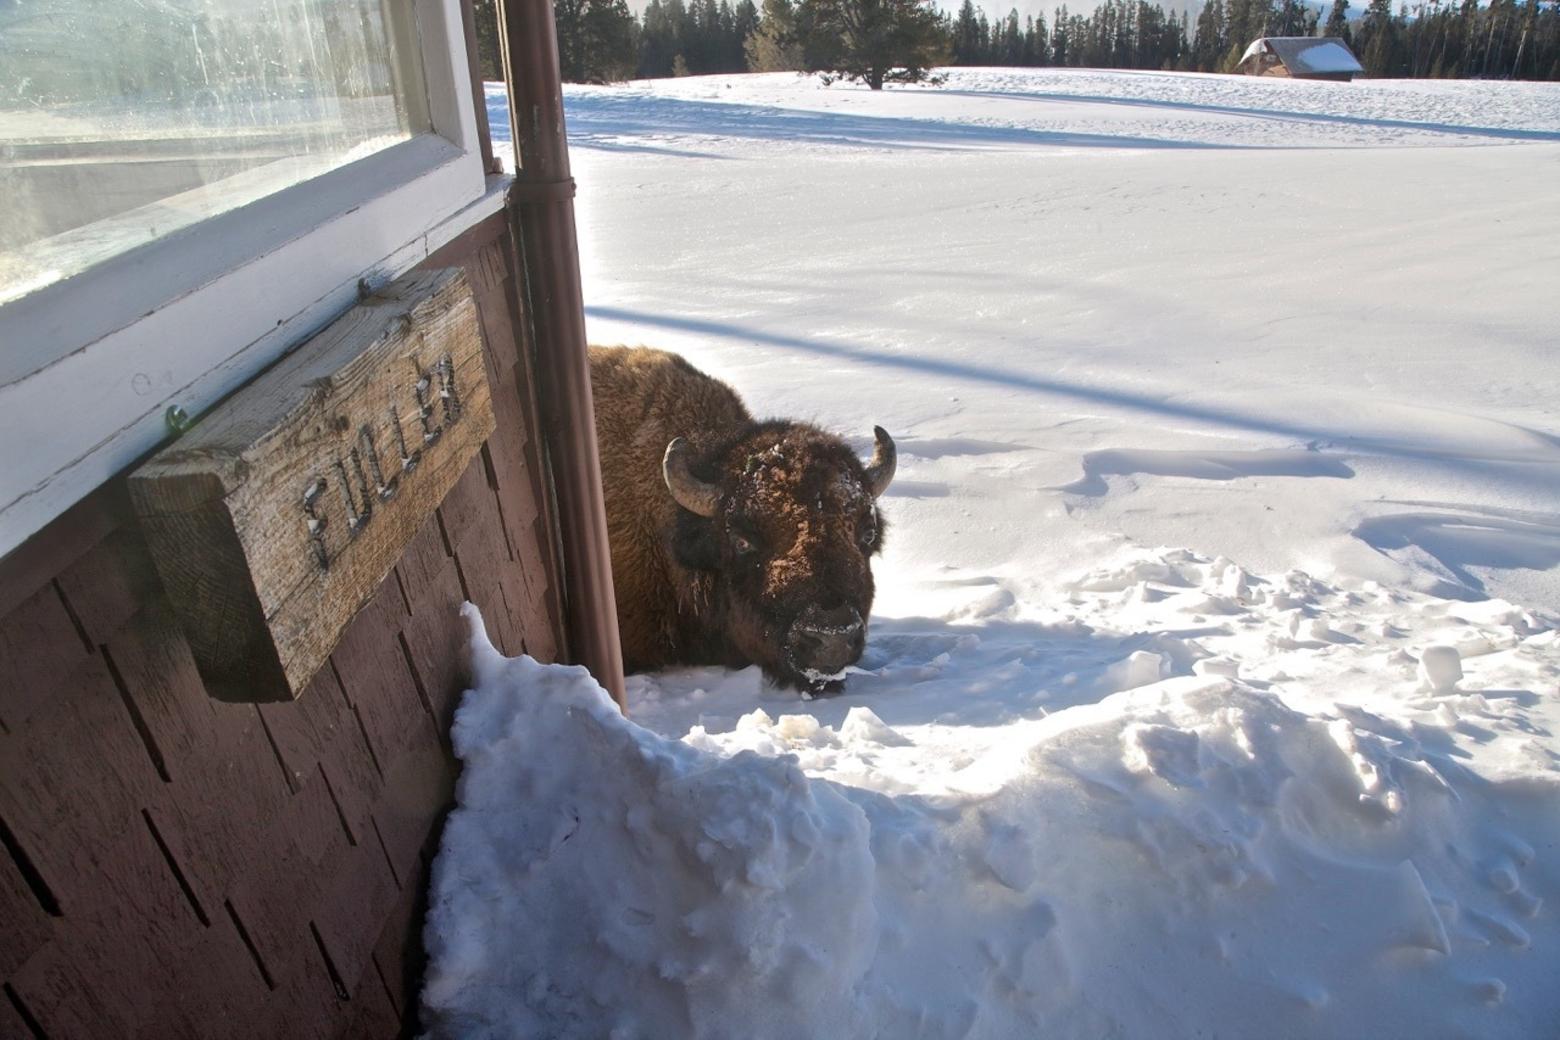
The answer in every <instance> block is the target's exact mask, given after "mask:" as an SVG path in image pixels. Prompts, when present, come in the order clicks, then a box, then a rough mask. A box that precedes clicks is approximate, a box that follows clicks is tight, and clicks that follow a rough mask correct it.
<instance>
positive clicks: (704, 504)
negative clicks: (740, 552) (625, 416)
mask: <svg viewBox="0 0 1560 1040" xmlns="http://www.w3.org/2000/svg"><path fill="white" fill-rule="evenodd" d="M690 454H691V449H690V448H689V447H688V442H687V441H685V440H683V439H682V438H681V437H676V438H673V440H672V443H670V444H668V445H667V446H666V457H665V458H663V459H662V460H661V475H662V476H663V477H665V478H666V487H667V489H668V490H669V491H671V493H672V497H673V498H675V499H676V500H677V504H678V505H680V506H682V507H683V508H684V509H686V510H688V512H690V513H697V514H698V515H699V516H714V515H715V509H716V507H717V506H718V505H719V504H720V489H719V488H718V487H716V486H715V485H714V484H706V483H705V482H704V481H702V480H700V479H699V478H698V477H696V476H694V475H693V473H692V472H691V471H690V470H689V469H688V456H689V455H690ZM889 470H890V472H892V470H893V464H892V463H890V464H889Z"/></svg>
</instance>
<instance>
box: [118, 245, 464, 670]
mask: <svg viewBox="0 0 1560 1040" xmlns="http://www.w3.org/2000/svg"><path fill="white" fill-rule="evenodd" d="M493 426H494V421H493V402H492V398H491V397H490V396H489V389H488V383H487V375H486V371H485V370H484V368H483V360H482V337H481V331H480V326H479V325H478V318H477V309H476V305H475V303H474V302H473V301H472V297H471V289H470V287H469V286H468V285H467V284H466V279H465V275H464V274H463V273H462V272H460V271H458V270H448V271H446V270H439V271H424V272H419V273H417V274H414V275H410V276H408V277H406V278H403V279H401V280H400V281H398V282H396V283H395V284H393V285H391V286H389V287H387V288H385V289H384V290H382V291H380V292H378V293H376V294H375V295H373V296H371V297H369V298H367V299H366V300H364V301H363V302H362V303H360V304H359V305H357V306H356V307H354V308H352V309H351V310H350V311H348V312H347V313H346V314H345V315H343V316H342V317H341V318H340V319H338V320H337V321H336V322H335V323H334V324H332V325H331V326H330V327H329V328H327V329H326V330H325V331H323V332H321V333H320V334H318V335H317V336H315V337H314V338H313V339H311V340H309V341H308V342H307V343H305V344H304V345H303V346H301V347H299V348H298V349H297V350H296V351H295V352H293V353H292V354H290V355H288V356H287V357H286V358H284V359H283V360H282V361H280V362H279V363H277V364H276V365H275V366H274V367H273V368H271V369H270V370H268V371H267V372H266V373H265V374H264V375H262V376H260V378H258V379H256V380H255V381H254V382H253V383H251V384H250V385H248V386H246V387H245V388H244V389H242V390H240V391H239V392H238V393H237V394H235V395H234V396H233V397H232V398H230V399H229V400H227V401H225V402H224V403H223V404H221V405H220V406H218V407H217V408H216V409H214V410H213V411H212V412H211V413H210V414H209V415H207V416H206V417H205V418H203V419H202V420H201V421H200V422H199V423H198V424H197V425H196V426H195V428H194V429H192V430H191V431H190V432H189V433H187V434H185V435H184V436H183V437H181V438H180V439H179V440H177V441H176V442H174V443H173V444H172V445H170V446H169V447H168V448H166V449H164V450H163V451H162V452H159V453H158V454H157V455H155V456H153V458H152V459H151V460H150V461H149V462H147V463H146V464H145V465H144V466H142V467H141V468H140V469H139V470H138V471H136V472H135V473H134V474H132V476H131V477H130V494H131V498H132V500H133V501H134V503H135V509H136V512H137V513H138V514H139V516H140V520H141V525H142V527H143V529H144V530H145V532H146V538H147V542H148V544H149V545H150V547H151V550H152V556H153V559H154V560H155V561H156V564H157V569H158V572H159V574H160V575H161V577H162V580H163V584H164V586H165V588H166V590H167V593H168V598H169V600H170V601H171V602H172V604H173V607H174V610H175V612H176V613H177V614H178V616H179V619H180V623H181V625H182V626H183V628H184V632H185V635H186V637H187V638H188V640H189V643H190V648H191V650H192V651H193V653H194V655H195V661H196V664H197V665H199V667H200V671H201V675H202V676H203V677H204V679H205V680H206V685H207V690H208V691H209V692H210V693H211V694H212V696H214V697H217V698H219V699H221V700H237V701H274V700H288V699H291V698H294V697H297V696H298V694H299V693H301V692H302V691H303V688H304V687H305V686H307V685H308V682H309V680H310V679H311V678H312V677H313V676H314V673H315V672H316V671H317V670H318V669H319V668H320V666H321V665H323V664H324V663H325V660H326V658H327V657H329V656H330V653H331V651H332V650H333V649H335V646H336V641H337V640H338V639H339V638H340V636H341V633H342V630H343V629H345V628H346V626H347V622H349V621H350V620H351V619H352V616H353V615H354V614H356V613H357V612H358V611H359V610H360V609H362V607H363V606H364V604H366V603H367V602H368V601H369V599H370V597H371V596H372V595H373V593H374V590H375V589H376V588H377V587H378V585H379V583H380V582H381V581H383V580H384V579H385V576H386V575H388V574H389V573H390V569H391V568H392V567H393V566H394V565H395V563H396V561H397V560H398V559H400V556H401V553H402V551H403V550H404V549H405V547H406V544H407V542H409V541H410V540H411V538H412V536H413V535H414V534H415V533H416V532H417V530H418V529H419V528H420V527H421V526H422V524H423V523H424V522H425V521H426V520H427V518H428V517H429V516H430V515H431V514H432V513H433V511H434V509H435V508H437V507H438V505H439V503H440V502H442V501H443V500H444V496H445V493H446V492H448V491H449V489H450V487H451V486H452V485H453V484H454V483H455V481H456V479H457V478H458V477H459V476H460V475H461V473H462V472H464V471H465V469H466V466H467V465H468V464H469V463H470V461H471V459H472V458H473V457H474V456H475V455H476V453H477V452H478V451H479V450H480V449H481V447H482V443H483V442H484V441H485V440H487V438H488V436H489V435H491V434H492V432H493Z"/></svg>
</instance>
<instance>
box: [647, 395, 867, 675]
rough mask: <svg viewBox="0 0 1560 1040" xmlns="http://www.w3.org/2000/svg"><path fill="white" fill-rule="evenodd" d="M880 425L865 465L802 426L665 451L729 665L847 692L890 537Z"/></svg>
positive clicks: (770, 427) (680, 555)
mask: <svg viewBox="0 0 1560 1040" xmlns="http://www.w3.org/2000/svg"><path fill="white" fill-rule="evenodd" d="M874 432H875V435H876V438H877V447H876V449H875V450H874V452H873V455H872V461H870V462H868V463H866V464H865V465H863V463H862V462H861V460H860V459H858V458H857V457H856V455H855V453H854V452H852V451H851V450H850V448H849V447H847V446H846V444H845V442H844V441H842V440H840V438H838V437H835V436H833V435H831V434H827V433H824V432H823V431H821V430H819V429H817V428H816V427H813V426H809V425H806V424H803V423H763V424H759V425H757V426H755V427H750V428H749V429H748V430H746V431H744V432H743V434H742V435H741V436H739V437H738V438H737V439H736V440H735V441H734V442H732V443H731V444H728V445H726V446H725V447H724V448H722V449H720V450H717V451H715V452H713V453H711V455H710V456H709V457H708V458H706V459H704V460H702V461H701V460H695V459H694V458H693V457H692V454H693V453H692V452H691V450H690V449H689V448H688V446H687V445H686V444H685V443H684V442H683V441H682V440H681V439H680V438H679V439H678V440H675V441H673V442H672V443H671V444H670V445H669V446H668V447H667V449H666V461H665V467H664V468H665V475H666V484H667V487H668V488H670V490H671V492H672V495H673V497H674V498H676V499H677V503H678V504H679V505H680V506H682V507H683V508H682V510H681V511H680V512H679V515H678V528H677V532H676V535H675V538H674V541H673V544H674V549H675V551H676V554H677V559H678V562H679V563H681V564H682V565H683V566H685V567H688V568H690V569H692V570H695V571H701V572H705V574H706V575H707V576H708V579H709V581H710V590H711V591H710V595H709V603H708V604H707V605H706V609H708V610H710V611H711V614H712V618H711V620H712V621H713V622H714V624H715V626H716V627H717V628H719V629H720V630H721V632H722V634H723V636H724V641H725V644H726V649H727V651H728V656H729V657H730V659H731V660H732V661H733V663H738V662H746V661H751V662H754V663H756V664H758V665H760V666H761V667H762V668H763V670H764V674H766V675H767V676H769V678H770V679H771V680H773V681H775V682H777V683H780V684H781V685H786V686H795V687H798V688H800V689H803V690H807V691H810V692H814V693H817V692H834V691H837V690H839V689H840V688H841V686H842V685H843V684H844V678H845V670H846V669H847V668H848V667H849V666H850V665H853V664H855V663H856V662H857V661H858V660H860V658H861V651H862V649H863V648H864V647H865V646H866V641H867V616H868V615H869V614H870V613H871V612H872V568H871V566H870V560H871V558H872V556H873V555H874V554H875V553H877V551H878V550H879V548H881V547H882V544H883V526H884V525H883V516H882V514H881V513H879V512H878V509H877V506H876V504H875V502H876V499H877V497H878V496H879V495H881V494H882V493H883V491H884V490H885V489H886V488H887V487H888V484H889V481H891V480H892V479H893V476H894V442H893V440H892V438H890V437H889V435H888V434H887V433H885V432H884V431H883V430H882V428H881V427H878V428H875V430H874Z"/></svg>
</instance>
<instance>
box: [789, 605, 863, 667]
mask: <svg viewBox="0 0 1560 1040" xmlns="http://www.w3.org/2000/svg"><path fill="white" fill-rule="evenodd" d="M866 642H867V626H866V623H865V622H864V621H862V620H861V614H860V613H859V612H858V611H857V610H856V609H855V608H854V607H836V608H834V609H833V610H820V609H818V608H817V607H808V608H807V609H806V610H804V611H802V615H801V617H799V618H797V619H796V621H795V622H793V623H792V625H791V631H790V634H789V635H788V636H787V637H786V649H787V650H789V651H790V655H791V660H792V662H793V663H794V664H795V665H796V666H797V667H798V668H799V669H801V670H803V671H805V672H809V673H817V676H819V677H822V676H828V677H835V676H838V675H839V674H840V673H841V672H843V671H845V668H846V666H847V665H852V664H855V663H856V661H857V660H859V659H860V657H861V651H862V649H863V647H865V646H866Z"/></svg>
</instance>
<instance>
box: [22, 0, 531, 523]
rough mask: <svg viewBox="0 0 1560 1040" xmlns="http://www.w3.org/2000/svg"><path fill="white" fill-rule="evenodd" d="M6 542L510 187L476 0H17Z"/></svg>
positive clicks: (493, 204)
mask: <svg viewBox="0 0 1560 1040" xmlns="http://www.w3.org/2000/svg"><path fill="white" fill-rule="evenodd" d="M0 199H4V200H5V210H6V219H5V220H3V221H0V414H4V415H5V417H6V418H5V424H6V438H5V439H6V442H7V443H6V446H5V460H4V463H5V464H4V465H0V554H3V553H5V552H8V551H9V550H10V549H12V548H14V547H15V546H16V545H17V544H19V543H20V542H21V541H22V540H23V539H24V538H25V537H26V536H27V535H28V534H30V533H32V531H34V530H36V529H38V528H39V527H41V526H42V525H43V524H44V523H46V522H47V521H48V520H49V519H50V518H52V517H53V516H54V515H56V514H57V513H59V512H60V511H61V510H63V509H64V508H65V507H66V506H68V505H69V504H70V503H72V502H74V501H75V500H76V499H78V498H80V497H81V496H82V495H83V494H85V493H86V492H87V491H89V490H91V489H92V488H93V487H96V486H97V485H98V484H100V483H102V482H103V481H104V480H106V479H108V478H109V477H110V476H112V475H113V474H115V473H116V472H118V471H119V470H121V469H123V468H124V467H125V466H126V465H128V464H129V463H131V462H133V461H134V460H135V459H136V458H138V457H139V456H141V455H143V454H144V453H146V452H147V451H149V450H150V449H152V448H153V447H155V446H156V445H157V444H158V442H159V441H160V440H161V439H163V438H164V437H165V436H166V434H167V426H166V422H165V419H164V415H165V413H166V412H167V411H168V409H169V408H170V407H172V406H178V407H179V408H181V409H183V410H184V411H185V412H187V413H189V414H198V413H199V412H200V411H202V410H204V409H205V408H207V407H209V406H210V405H211V404H212V403H214V402H215V401H216V400H217V399H219V398H220V397H221V396H223V395H224V394H226V393H227V392H229V391H231V390H232V389H234V388H235V387H237V386H238V385H241V384H242V383H243V382H245V381H247V380H248V379H249V378H250V377H252V376H253V375H254V374H255V373H256V372H258V371H259V370H260V369H261V368H263V367H265V366H266V365H267V364H269V363H270V362H271V361H273V360H275V358H276V357H278V356H279V355H280V354H281V353H283V352H285V350H286V349H287V348H288V347H290V346H292V345H294V344H296V343H297V342H299V341H301V340H302V339H303V338H306V337H307V336H308V335H309V334H310V333H311V332H313V331H314V330H315V329H317V328H318V327H320V326H321V325H323V324H324V323H325V322H327V321H328V320H330V318H332V317H334V315H335V314H337V313H339V312H340V311H341V310H343V309H344V308H345V307H346V306H347V305H348V304H349V303H350V302H351V300H352V297H353V295H354V293H355V292H356V289H357V286H358V284H359V282H360V280H364V279H366V280H368V281H369V282H374V283H377V282H379V281H383V280H388V279H390V278H393V277H395V276H396V275H398V274H400V273H401V272H402V271H404V270H406V269H407V268H409V267H411V266H413V265H415V264H416V263H417V262H418V261H419V260H421V259H422V258H423V257H424V256H426V255H427V253H428V252H430V251H431V250H432V249H433V248H436V247H437V246H438V245H440V244H442V242H443V241H444V240H447V239H448V238H451V237H453V236H454V235H455V234H457V233H458V232H459V231H460V230H462V229H463V228H464V227H466V226H469V224H470V223H472V222H474V221H475V220H476V219H479V218H480V217H481V216H485V215H487V214H488V213H490V212H493V211H495V210H496V209H497V208H498V206H499V205H500V204H501V192H499V191H498V190H497V188H496V186H495V188H494V189H493V190H488V186H487V185H486V184H485V181H484V171H483V170H482V168H481V159H480V149H479V147H478V144H477V141H476V121H475V114H474V108H473V103H472V97H471V90H470V79H469V73H468V71H467V56H466V51H465V36H464V32H463V30H462V24H461V16H460V7H459V0H134V2H127V0H25V2H22V0H0Z"/></svg>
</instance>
